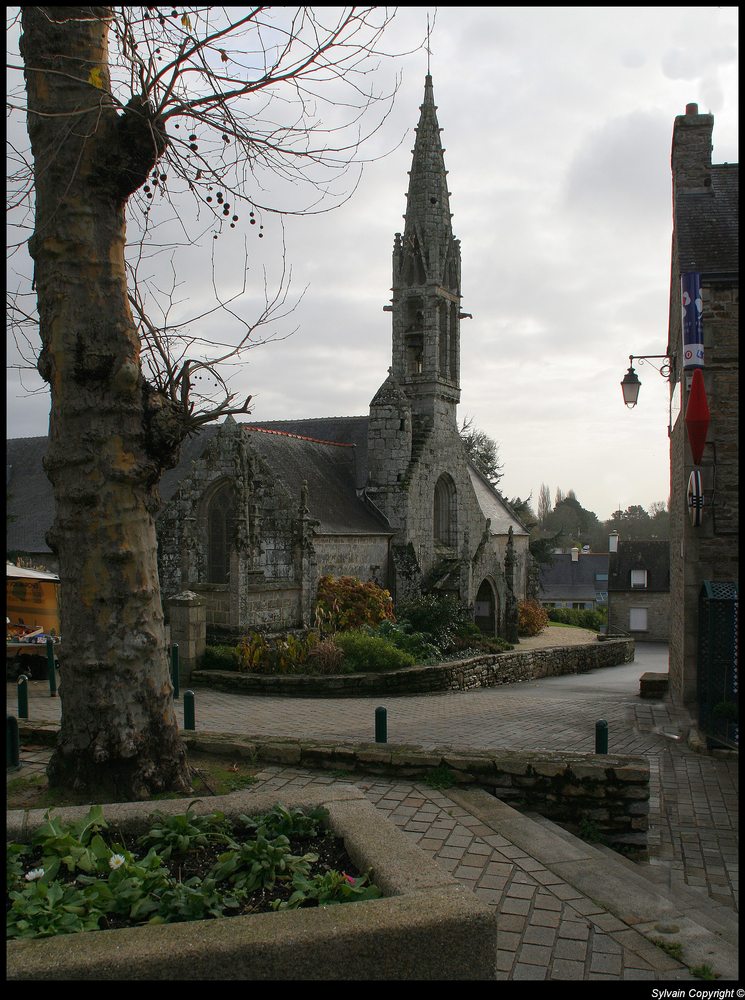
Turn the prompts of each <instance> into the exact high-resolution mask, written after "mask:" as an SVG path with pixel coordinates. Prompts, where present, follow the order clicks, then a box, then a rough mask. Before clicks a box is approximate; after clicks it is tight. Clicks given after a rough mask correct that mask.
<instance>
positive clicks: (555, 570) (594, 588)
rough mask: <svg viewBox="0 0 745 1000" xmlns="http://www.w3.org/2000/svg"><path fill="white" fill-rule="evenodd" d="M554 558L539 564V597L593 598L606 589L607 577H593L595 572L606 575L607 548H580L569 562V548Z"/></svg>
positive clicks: (564, 598) (580, 599)
mask: <svg viewBox="0 0 745 1000" xmlns="http://www.w3.org/2000/svg"><path fill="white" fill-rule="evenodd" d="M553 560H554V561H553V563H551V565H548V564H546V563H544V564H542V565H541V589H540V596H541V600H542V601H593V600H596V599H597V596H598V594H599V593H601V594H604V593H606V592H607V590H608V583H607V580H597V581H596V579H595V577H596V575H598V574H600V575H605V576H606V577H607V576H608V553H607V552H580V553H579V558H578V560H577V562H572V554H571V552H559V553H556V554H555V555H554V557H553Z"/></svg>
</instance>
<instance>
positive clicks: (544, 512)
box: [538, 483, 553, 527]
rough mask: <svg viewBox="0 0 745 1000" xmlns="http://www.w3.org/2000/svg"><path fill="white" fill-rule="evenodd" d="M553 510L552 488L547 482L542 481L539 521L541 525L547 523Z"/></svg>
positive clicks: (539, 492)
mask: <svg viewBox="0 0 745 1000" xmlns="http://www.w3.org/2000/svg"><path fill="white" fill-rule="evenodd" d="M552 510H553V508H552V506H551V490H550V489H549V488H548V486H547V485H546V483H541V488H540V490H539V491H538V523H539V524H540V525H541V527H543V525H544V524H545V523H546V519H547V518H548V515H549V514H550V513H551V511H552Z"/></svg>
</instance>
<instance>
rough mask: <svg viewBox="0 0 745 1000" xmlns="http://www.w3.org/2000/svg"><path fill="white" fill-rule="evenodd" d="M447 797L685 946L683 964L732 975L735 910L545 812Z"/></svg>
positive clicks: (595, 896) (619, 913)
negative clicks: (676, 884)
mask: <svg viewBox="0 0 745 1000" xmlns="http://www.w3.org/2000/svg"><path fill="white" fill-rule="evenodd" d="M447 794H448V797H449V798H451V799H452V800H453V802H455V803H457V804H458V805H459V806H461V807H462V808H463V809H466V810H467V811H468V812H469V813H471V815H473V816H475V817H476V818H477V819H479V820H480V821H481V822H482V823H484V825H485V826H487V827H489V828H490V829H492V830H493V831H494V832H495V833H496V834H498V835H499V836H502V837H504V838H506V839H507V840H508V841H509V842H510V843H511V844H513V845H514V846H515V847H518V848H520V849H521V850H523V851H525V852H526V853H527V854H529V855H530V857H532V858H533V859H534V860H535V861H537V862H538V863H539V864H541V865H542V866H543V867H545V868H547V869H548V870H549V871H551V872H552V873H553V874H554V875H558V876H559V877H560V878H561V879H562V880H563V881H564V882H566V883H568V884H569V885H571V886H573V887H574V888H575V889H576V890H578V891H579V892H581V893H582V894H583V895H584V896H586V897H587V898H588V899H591V900H592V901H593V902H594V903H595V904H596V905H598V906H601V907H603V908H604V909H605V910H607V911H608V912H609V913H612V914H614V915H615V916H616V917H618V919H619V920H622V921H623V922H624V923H625V924H626V925H627V926H628V927H629V928H631V929H633V930H635V931H637V932H638V933H640V934H642V935H643V936H644V937H646V938H647V940H649V941H652V942H653V943H656V942H657V941H658V940H660V939H662V940H666V941H669V942H670V943H671V944H673V943H677V944H680V945H681V947H682V954H683V960H684V962H685V964H686V965H687V966H688V968H695V967H696V966H700V965H709V966H711V968H712V969H714V971H715V972H716V973H717V974H718V975H719V976H720V977H721V978H722V979H733V980H735V981H736V980H737V976H738V950H737V940H738V936H737V914H736V913H735V912H734V911H728V910H727V908H726V907H720V906H719V904H714V903H713V901H711V900H709V899H708V897H706V898H705V899H704V898H703V897H702V895H701V894H697V895H696V897H695V901H694V898H693V896H692V895H691V893H693V892H694V891H695V890H691V889H690V887H689V891H688V892H683V891H681V892H678V891H677V890H673V891H670V890H669V889H668V888H663V886H661V885H659V884H657V883H656V881H653V880H652V879H651V878H650V877H649V874H648V872H646V871H640V870H639V869H640V866H639V865H635V864H634V863H633V862H631V861H629V860H628V859H627V858H624V857H622V856H621V855H618V854H616V852H615V851H608V850H601V849H600V848H599V847H598V846H596V845H593V844H588V843H586V842H585V841H583V840H580V839H579V838H577V837H574V836H573V835H572V834H570V833H569V832H568V831H566V830H563V829H562V828H561V827H558V826H557V824H555V823H553V822H551V821H550V820H546V819H545V817H542V816H536V815H535V814H531V815H530V816H528V815H525V814H524V813H520V812H518V810H516V809H514V808H513V807H512V806H510V805H508V804H507V803H506V802H502V801H501V800H500V799H497V798H495V797H494V796H493V795H490V794H489V793H488V792H486V791H484V790H483V789H473V788H471V789H467V790H466V789H457V790H456V789H451V790H448V792H447Z"/></svg>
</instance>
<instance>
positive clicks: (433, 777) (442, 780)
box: [424, 764, 455, 790]
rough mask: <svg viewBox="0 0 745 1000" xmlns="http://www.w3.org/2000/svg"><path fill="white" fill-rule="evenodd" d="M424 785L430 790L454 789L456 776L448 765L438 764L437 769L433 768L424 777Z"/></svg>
mask: <svg viewBox="0 0 745 1000" xmlns="http://www.w3.org/2000/svg"><path fill="white" fill-rule="evenodd" d="M424 784H425V785H429V787H430V788H436V789H439V790H442V789H445V788H452V787H453V785H454V784H455V774H454V773H453V772H452V771H451V770H450V768H449V767H448V766H447V765H446V764H438V766H437V767H433V768H432V769H431V770H430V771H428V772H427V774H426V775H425V777H424Z"/></svg>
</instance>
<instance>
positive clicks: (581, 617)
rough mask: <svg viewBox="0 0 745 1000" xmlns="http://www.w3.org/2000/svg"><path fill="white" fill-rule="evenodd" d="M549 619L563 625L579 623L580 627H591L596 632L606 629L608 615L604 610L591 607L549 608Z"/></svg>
mask: <svg viewBox="0 0 745 1000" xmlns="http://www.w3.org/2000/svg"><path fill="white" fill-rule="evenodd" d="M546 610H547V611H548V617H549V620H550V621H552V622H559V624H561V625H577V626H579V628H591V629H594V630H595V631H596V632H599V631H600V630H601V629H604V628H605V626H606V624H607V622H608V615H607V613H606V612H605V610H603V611H592V610H591V609H589V608H547V609H546Z"/></svg>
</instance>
